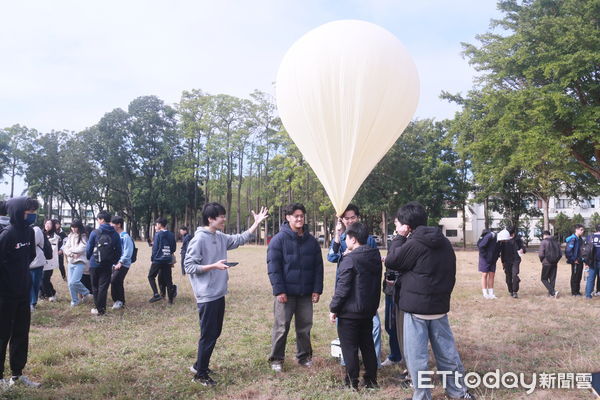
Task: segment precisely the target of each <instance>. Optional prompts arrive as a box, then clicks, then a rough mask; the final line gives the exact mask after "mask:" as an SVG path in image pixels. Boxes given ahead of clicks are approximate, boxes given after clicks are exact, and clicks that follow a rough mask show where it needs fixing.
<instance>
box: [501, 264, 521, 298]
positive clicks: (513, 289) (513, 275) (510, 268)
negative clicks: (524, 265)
mask: <svg viewBox="0 0 600 400" xmlns="http://www.w3.org/2000/svg"><path fill="white" fill-rule="evenodd" d="M502 265H503V266H504V273H505V274H506V287H507V288H508V292H509V293H517V292H518V291H519V282H521V278H519V269H520V266H521V260H514V261H513V262H512V263H502Z"/></svg>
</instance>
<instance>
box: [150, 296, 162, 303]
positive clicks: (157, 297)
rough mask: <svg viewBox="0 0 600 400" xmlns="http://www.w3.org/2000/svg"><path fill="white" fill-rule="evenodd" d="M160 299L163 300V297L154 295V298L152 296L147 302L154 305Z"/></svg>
mask: <svg viewBox="0 0 600 400" xmlns="http://www.w3.org/2000/svg"><path fill="white" fill-rule="evenodd" d="M162 299H163V297H162V296H161V295H160V294H155V295H154V296H152V297H151V298H150V300H148V301H149V302H150V303H155V302H157V301H160V300H162Z"/></svg>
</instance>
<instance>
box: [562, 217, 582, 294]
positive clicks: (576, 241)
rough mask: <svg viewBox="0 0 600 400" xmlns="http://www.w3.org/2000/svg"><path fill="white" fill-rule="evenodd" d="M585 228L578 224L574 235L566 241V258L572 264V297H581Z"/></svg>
mask: <svg viewBox="0 0 600 400" xmlns="http://www.w3.org/2000/svg"><path fill="white" fill-rule="evenodd" d="M584 233H585V228H584V226H583V225H581V224H576V225H575V226H574V229H573V234H572V235H571V236H569V237H568V238H567V239H566V242H567V246H566V247H565V256H566V258H567V262H568V263H569V264H571V296H581V277H582V275H583V261H582V260H581V245H582V244H583V238H582V236H583V234H584Z"/></svg>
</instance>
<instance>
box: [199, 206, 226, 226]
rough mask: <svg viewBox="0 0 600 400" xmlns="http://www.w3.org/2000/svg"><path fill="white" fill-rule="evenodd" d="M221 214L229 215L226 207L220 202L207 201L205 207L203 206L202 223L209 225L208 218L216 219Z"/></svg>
mask: <svg viewBox="0 0 600 400" xmlns="http://www.w3.org/2000/svg"><path fill="white" fill-rule="evenodd" d="M219 215H227V211H225V207H223V206H222V205H220V204H219V203H206V204H205V205H204V207H202V224H203V225H204V226H208V223H209V221H208V219H209V218H212V219H216V218H217V217H218V216H219Z"/></svg>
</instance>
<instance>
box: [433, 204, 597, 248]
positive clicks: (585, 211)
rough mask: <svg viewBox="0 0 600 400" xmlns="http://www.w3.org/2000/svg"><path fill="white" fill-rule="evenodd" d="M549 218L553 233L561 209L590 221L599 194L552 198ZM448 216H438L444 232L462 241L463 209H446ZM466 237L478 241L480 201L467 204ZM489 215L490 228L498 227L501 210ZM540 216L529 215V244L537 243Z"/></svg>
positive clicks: (481, 218) (482, 219)
mask: <svg viewBox="0 0 600 400" xmlns="http://www.w3.org/2000/svg"><path fill="white" fill-rule="evenodd" d="M541 203H542V202H541V200H540V201H538V204H537V207H538V208H540V211H541V207H542V204H541ZM548 212H549V222H550V231H551V232H552V233H554V226H553V223H554V221H555V220H556V216H557V215H558V214H559V213H561V212H562V213H563V214H564V215H566V216H567V217H569V218H572V217H573V216H574V215H575V214H580V215H581V216H582V217H583V219H584V221H585V224H586V225H589V223H590V219H591V217H592V215H593V214H594V213H596V212H597V213H600V196H597V197H593V198H591V199H587V200H584V201H580V202H578V201H575V200H571V199H568V198H566V197H564V198H563V197H559V198H551V199H550V202H549V210H548ZM447 215H448V216H447V217H444V218H442V219H441V220H440V222H439V225H440V227H441V228H442V231H443V232H444V235H446V237H447V238H448V239H449V240H450V241H451V242H453V243H458V242H462V241H463V228H462V226H463V218H462V210H448V213H447ZM466 217H467V218H466V231H465V235H466V239H467V240H466V241H467V244H473V243H477V239H478V238H479V235H481V232H482V231H483V229H484V228H485V217H484V206H483V204H480V203H471V204H469V205H468V207H467V214H466ZM490 217H491V219H492V225H491V227H492V229H499V225H500V222H501V221H502V220H503V216H502V214H500V213H497V212H492V211H490ZM541 219H542V217H530V222H529V237H530V238H531V241H530V243H531V244H537V243H539V239H538V236H539V235H540V234H541V232H537V231H536V229H537V228H536V225H537V224H538V223H539V222H540V221H541Z"/></svg>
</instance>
